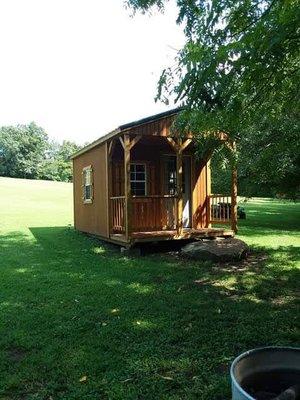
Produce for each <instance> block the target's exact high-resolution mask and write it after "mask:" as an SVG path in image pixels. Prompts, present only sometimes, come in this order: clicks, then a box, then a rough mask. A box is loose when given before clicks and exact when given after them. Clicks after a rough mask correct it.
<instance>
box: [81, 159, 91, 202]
mask: <svg viewBox="0 0 300 400" xmlns="http://www.w3.org/2000/svg"><path fill="white" fill-rule="evenodd" d="M86 172H89V173H90V184H89V185H86ZM88 186H90V197H89V198H86V187H88ZM93 198H94V176H93V167H92V165H88V166H86V167H84V168H82V199H83V203H84V204H91V203H93Z"/></svg>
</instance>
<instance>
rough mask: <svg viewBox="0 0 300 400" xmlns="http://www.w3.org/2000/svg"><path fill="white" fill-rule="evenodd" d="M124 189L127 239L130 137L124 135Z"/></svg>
mask: <svg viewBox="0 0 300 400" xmlns="http://www.w3.org/2000/svg"><path fill="white" fill-rule="evenodd" d="M124 174H125V180H124V191H125V193H124V194H125V237H126V240H127V241H129V239H130V233H131V185H130V137H129V135H128V134H125V135H124Z"/></svg>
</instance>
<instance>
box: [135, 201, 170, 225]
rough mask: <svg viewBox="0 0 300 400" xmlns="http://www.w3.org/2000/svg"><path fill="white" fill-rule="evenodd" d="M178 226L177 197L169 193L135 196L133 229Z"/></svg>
mask: <svg viewBox="0 0 300 400" xmlns="http://www.w3.org/2000/svg"><path fill="white" fill-rule="evenodd" d="M175 228H176V197H175V196H169V195H161V196H160V195H153V196H141V197H138V196H133V197H132V218H131V229H132V230H133V231H134V232H139V231H161V230H172V229H175Z"/></svg>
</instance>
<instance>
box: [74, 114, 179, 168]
mask: <svg viewBox="0 0 300 400" xmlns="http://www.w3.org/2000/svg"><path fill="white" fill-rule="evenodd" d="M182 109H183V108H182V107H180V108H175V109H173V110H169V111H165V112H163V113H160V114H155V115H151V116H150V117H146V118H142V119H139V120H137V121H133V122H129V123H128V124H124V125H120V126H119V127H118V128H117V129H115V130H113V131H111V132H109V133H108V134H106V135H104V136H102V137H100V138H99V139H97V140H95V141H94V142H92V143H90V144H88V145H87V146H85V147H83V148H82V149H80V150H79V151H77V152H76V153H74V154H73V155H72V156H71V157H70V159H71V160H72V159H74V158H76V157H78V156H80V155H81V154H83V153H85V152H87V151H89V150H91V149H93V148H94V147H96V146H99V145H100V144H103V143H105V142H107V141H109V140H110V139H112V138H113V137H115V136H118V135H120V134H121V133H123V132H126V131H127V130H129V129H131V128H134V127H137V126H139V125H145V124H148V123H150V122H153V121H157V120H159V119H162V118H166V117H170V116H172V115H176V114H178V113H179V112H180V111H182Z"/></svg>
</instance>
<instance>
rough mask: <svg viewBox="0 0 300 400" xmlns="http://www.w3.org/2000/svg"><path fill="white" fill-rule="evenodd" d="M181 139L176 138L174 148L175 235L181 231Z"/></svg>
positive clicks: (179, 234) (180, 233)
mask: <svg viewBox="0 0 300 400" xmlns="http://www.w3.org/2000/svg"><path fill="white" fill-rule="evenodd" d="M182 152H183V147H182V140H181V139H178V145H177V149H176V175H177V224H176V225H177V226H176V227H177V235H178V236H181V235H182V233H183V222H182V219H183V198H182Z"/></svg>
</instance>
